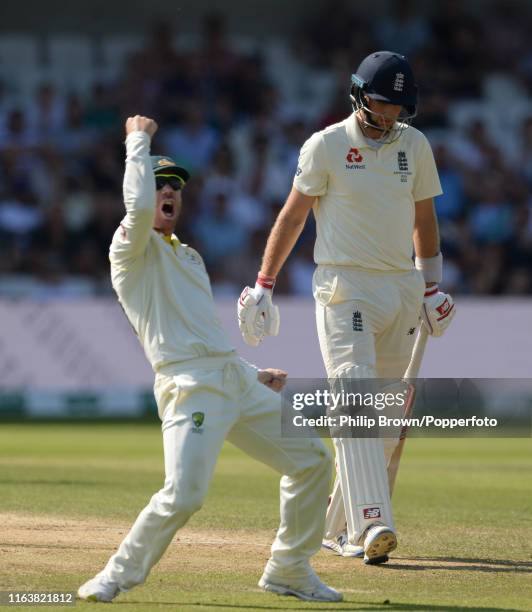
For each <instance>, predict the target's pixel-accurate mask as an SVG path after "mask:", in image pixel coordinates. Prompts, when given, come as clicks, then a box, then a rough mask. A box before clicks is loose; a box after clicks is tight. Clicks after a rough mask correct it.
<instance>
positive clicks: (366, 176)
mask: <svg viewBox="0 0 532 612" xmlns="http://www.w3.org/2000/svg"><path fill="white" fill-rule="evenodd" d="M349 97H350V101H351V104H352V109H353V112H352V114H351V115H349V116H348V117H347V118H346V119H345V120H344V121H341V122H340V123H337V124H334V125H331V126H328V127H326V128H325V129H324V130H322V131H319V132H316V133H314V134H313V135H312V136H311V137H310V138H309V139H308V140H307V141H306V142H305V143H304V144H303V147H302V148H301V152H300V156H299V162H298V167H297V171H296V175H295V178H294V183H293V188H292V191H291V192H290V194H289V196H288V199H287V201H286V203H285V205H284V207H283V209H282V210H281V212H280V213H279V216H278V218H277V220H276V222H275V224H274V226H273V229H272V230H271V233H270V236H269V238H268V241H267V244H266V249H265V252H264V256H263V260H262V265H261V269H260V271H259V274H258V278H257V281H256V284H255V286H254V288H250V287H246V288H245V289H244V291H243V292H242V294H241V296H240V299H239V302H238V319H239V326H240V329H241V332H242V334H243V337H244V340H245V341H246V342H247V343H248V344H250V345H254V346H256V345H258V344H259V343H260V342H261V340H262V339H263V337H264V336H265V335H276V334H277V333H278V331H279V312H278V309H277V307H276V306H274V305H273V304H272V292H273V288H274V285H275V279H276V277H277V275H278V274H279V272H280V270H281V267H282V266H283V264H284V262H285V260H286V258H287V257H288V255H289V254H290V252H291V250H292V248H293V247H294V244H295V243H296V241H297V239H298V237H299V235H300V234H301V231H302V229H303V226H304V225H305V221H306V219H307V216H308V214H309V212H310V210H311V209H312V210H313V212H314V216H315V219H316V234H317V235H316V242H315V247H314V260H315V263H316V264H317V267H316V270H315V273H314V278H313V294H314V298H315V302H316V323H317V329H318V337H319V343H320V348H321V353H322V356H323V361H324V365H325V369H326V371H327V375H328V377H329V379H330V381H331V384H334V381H335V380H336V381H345V380H351V381H355V382H356V380H357V379H374V378H377V377H378V378H386V379H399V378H401V377H402V376H403V375H404V373H405V370H406V368H407V366H408V364H409V361H410V357H411V353H412V348H413V344H414V340H415V338H416V332H417V330H418V329H419V324H420V320H421V321H422V324H423V325H425V326H426V328H427V330H428V332H429V333H430V334H431V335H432V336H440V335H442V334H443V332H444V331H445V329H446V328H447V326H448V325H449V323H450V322H451V320H452V318H453V316H454V314H455V309H454V304H453V301H452V298H451V296H449V295H447V294H445V293H442V292H441V291H440V290H439V288H438V284H439V283H440V282H441V280H442V254H441V252H440V244H439V234H438V224H437V219H436V213H435V209H434V200H433V198H434V197H435V196H437V195H439V194H441V193H442V190H441V186H440V181H439V178H438V172H437V169H436V165H435V162H434V156H433V154H432V150H431V147H430V144H429V143H428V141H427V138H426V137H425V136H424V135H423V134H422V133H421V132H420V131H418V130H417V129H415V128H414V127H411V126H410V122H411V120H412V119H413V118H414V117H415V115H416V113H417V104H418V88H417V85H416V83H415V80H414V75H413V72H412V69H411V67H410V64H409V62H408V60H407V59H406V58H405V57H404V56H402V55H400V54H398V53H393V52H389V51H379V52H376V53H372V54H371V55H369V56H368V57H366V58H365V59H364V60H363V61H362V63H361V64H360V66H359V67H358V69H357V71H356V72H355V74H353V75H352V77H351V88H350V96H349ZM414 254H415V259H414V257H413V256H414ZM398 442H399V440H391V443H387V444H384V443H383V440H381V439H378V438H356V437H355V438H335V439H334V445H335V450H336V466H337V475H336V481H335V485H334V488H333V492H332V495H331V498H330V501H329V506H328V510H327V520H326V529H325V536H324V541H323V546H324V547H326V548H327V549H330V550H333V551H334V552H336V553H338V554H341V555H343V556H350V557H364V560H365V562H366V563H369V564H375V563H382V562H385V561H387V560H388V553H390V552H391V551H392V550H394V549H395V548H396V547H397V536H396V530H395V526H394V520H393V515H392V508H391V502H390V493H389V482H388V476H387V463H388V461H389V459H390V457H391V456H392V454H393V451H394V448H395V445H396V444H397V443H398Z"/></svg>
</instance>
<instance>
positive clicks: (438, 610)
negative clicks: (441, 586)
mask: <svg viewBox="0 0 532 612" xmlns="http://www.w3.org/2000/svg"><path fill="white" fill-rule="evenodd" d="M143 604H144V605H146V606H148V605H156V606H175V607H176V608H177V609H178V610H186V609H187V608H194V607H202V608H220V609H221V610H224V609H225V610H297V609H298V607H296V606H297V604H301V606H303V605H304V606H305V607H304V608H299V609H305V610H308V609H313V610H331V612H332V611H336V612H341V611H343V610H367V611H368V612H373V611H377V612H378V611H379V610H390V611H391V610H395V611H396V612H398V611H401V610H404V611H405V612H408V611H410V612H416V611H417V612H429V611H430V612H521V611H520V610H518V609H517V608H492V607H489V608H486V607H481V606H474V607H472V606H451V605H448V604H446V605H443V606H439V605H435V604H432V603H427V604H409V603H394V602H391V601H389V600H386V601H383V602H373V601H353V602H349V601H344V602H340V603H337V604H331V605H330V607H324V606H325V605H327V604H326V603H322V604H321V605H320V603H318V602H303V601H301V602H299V601H298V600H296V599H284V598H283V602H282V603H279V605H278V606H272V605H266V604H264V605H260V604H250V605H247V604H234V603H230V604H223V603H208V602H206V603H202V602H199V601H197V602H193V603H192V602H186V603H185V602H179V601H149V602H148V601H118V602H114V603H113V607H114V606H116V605H135V606H138V605H143ZM288 604H296V606H294V605H288ZM305 604H306V605H305ZM307 606H308V607H307ZM318 606H319V607H318Z"/></svg>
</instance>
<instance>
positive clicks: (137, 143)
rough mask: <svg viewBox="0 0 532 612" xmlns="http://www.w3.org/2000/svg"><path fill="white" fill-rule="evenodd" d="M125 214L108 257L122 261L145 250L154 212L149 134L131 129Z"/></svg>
mask: <svg viewBox="0 0 532 612" xmlns="http://www.w3.org/2000/svg"><path fill="white" fill-rule="evenodd" d="M123 194H124V204H125V207H126V216H125V217H124V219H122V222H121V223H120V227H119V228H118V229H117V230H116V232H115V235H114V237H113V241H112V243H111V252H110V258H111V261H112V262H113V263H121V262H123V261H124V260H127V259H132V258H135V257H137V256H139V255H140V254H141V253H143V252H144V249H145V248H146V246H147V244H148V241H149V239H150V235H151V230H152V228H153V219H154V215H155V201H156V191H155V176H154V173H153V170H152V167H151V161H150V136H149V135H148V134H147V133H146V132H131V133H130V134H129V135H128V137H127V138H126V170H125V172H124V184H123Z"/></svg>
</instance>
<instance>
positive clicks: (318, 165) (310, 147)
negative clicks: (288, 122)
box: [294, 132, 328, 196]
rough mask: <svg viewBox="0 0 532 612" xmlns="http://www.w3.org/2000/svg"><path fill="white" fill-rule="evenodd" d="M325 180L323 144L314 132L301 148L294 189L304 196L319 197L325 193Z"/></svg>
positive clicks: (321, 138) (318, 135)
mask: <svg viewBox="0 0 532 612" xmlns="http://www.w3.org/2000/svg"><path fill="white" fill-rule="evenodd" d="M327 179H328V172H327V161H326V155H325V143H324V142H323V136H322V134H321V133H320V132H316V133H315V134H313V135H312V136H311V137H310V138H309V139H308V140H307V141H306V142H305V144H304V145H303V146H302V147H301V152H300V153H299V160H298V164H297V170H296V175H295V177H294V187H295V188H296V189H297V190H298V191H299V192H300V193H302V194H304V195H309V196H321V195H324V194H325V192H326V191H327Z"/></svg>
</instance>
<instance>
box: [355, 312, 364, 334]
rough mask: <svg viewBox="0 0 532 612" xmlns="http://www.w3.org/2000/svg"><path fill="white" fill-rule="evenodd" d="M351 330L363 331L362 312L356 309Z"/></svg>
mask: <svg viewBox="0 0 532 612" xmlns="http://www.w3.org/2000/svg"><path fill="white" fill-rule="evenodd" d="M353 331H356V332H361V331H364V328H363V326H362V313H361V312H360V311H358V310H357V311H356V312H354V313H353Z"/></svg>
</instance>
